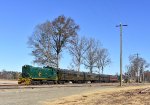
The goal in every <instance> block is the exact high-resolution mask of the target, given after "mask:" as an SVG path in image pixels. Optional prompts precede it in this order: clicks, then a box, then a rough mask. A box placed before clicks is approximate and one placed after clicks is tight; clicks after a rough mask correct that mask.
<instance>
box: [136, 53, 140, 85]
mask: <svg viewBox="0 0 150 105" xmlns="http://www.w3.org/2000/svg"><path fill="white" fill-rule="evenodd" d="M136 57H137V58H136V59H137V63H138V68H137V77H138V78H137V79H138V80H137V82H138V83H139V81H140V71H139V69H140V68H139V54H138V53H137V54H136Z"/></svg>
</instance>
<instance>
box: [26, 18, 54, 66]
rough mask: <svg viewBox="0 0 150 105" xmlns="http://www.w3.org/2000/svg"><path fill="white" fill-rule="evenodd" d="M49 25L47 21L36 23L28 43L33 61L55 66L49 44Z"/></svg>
mask: <svg viewBox="0 0 150 105" xmlns="http://www.w3.org/2000/svg"><path fill="white" fill-rule="evenodd" d="M51 27H52V24H51V23H50V22H49V21H47V22H45V23H43V24H39V25H37V26H36V28H35V31H34V33H33V35H32V36H31V37H29V41H28V44H29V47H30V48H32V55H33V56H34V57H35V60H34V61H33V62H34V63H37V64H39V65H44V66H52V67H55V66H56V56H55V54H54V50H53V48H52V44H51V31H50V30H51Z"/></svg>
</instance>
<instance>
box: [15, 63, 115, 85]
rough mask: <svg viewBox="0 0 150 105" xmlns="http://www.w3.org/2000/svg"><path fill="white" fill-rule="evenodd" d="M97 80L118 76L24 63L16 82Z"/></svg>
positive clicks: (80, 81) (107, 80) (42, 82)
mask: <svg viewBox="0 0 150 105" xmlns="http://www.w3.org/2000/svg"><path fill="white" fill-rule="evenodd" d="M98 82H101V83H102V82H105V83H110V82H118V77H117V76H115V75H104V74H101V75H100V74H96V73H89V72H77V71H74V70H67V69H60V68H59V69H57V68H53V67H33V66H31V65H24V66H22V73H21V77H20V78H19V79H18V84H25V85H41V84H64V83H98Z"/></svg>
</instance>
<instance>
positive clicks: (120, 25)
mask: <svg viewBox="0 0 150 105" xmlns="http://www.w3.org/2000/svg"><path fill="white" fill-rule="evenodd" d="M123 26H128V25H122V24H121V23H120V24H119V25H117V26H116V27H120V86H122V27H123Z"/></svg>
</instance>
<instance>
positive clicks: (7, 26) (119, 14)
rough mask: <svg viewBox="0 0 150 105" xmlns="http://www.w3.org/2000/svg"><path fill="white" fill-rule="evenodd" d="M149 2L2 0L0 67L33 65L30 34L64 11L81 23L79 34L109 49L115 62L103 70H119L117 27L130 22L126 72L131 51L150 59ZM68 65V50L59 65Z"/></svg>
mask: <svg viewBox="0 0 150 105" xmlns="http://www.w3.org/2000/svg"><path fill="white" fill-rule="evenodd" d="M149 5H150V1H149V0H0V70H2V69H6V70H13V71H21V67H22V65H25V64H30V65H33V63H32V60H33V57H32V56H31V55H30V52H31V49H29V48H28V45H27V41H28V37H29V36H31V35H32V33H33V31H34V27H35V26H36V25H37V24H40V23H43V22H45V21H46V20H53V19H54V18H56V17H58V16H59V15H62V14H63V15H65V16H67V17H71V18H72V19H74V20H75V22H76V23H77V24H79V25H80V31H79V34H80V35H82V36H86V37H93V38H95V39H98V40H100V41H101V43H102V44H103V47H105V48H107V49H108V50H109V53H110V57H111V59H112V64H111V65H110V66H109V67H107V68H105V70H104V73H106V74H115V73H117V72H118V73H119V67H120V66H119V53H120V52H119V51H120V49H119V48H120V47H119V43H120V41H119V38H120V37H119V28H116V27H115V26H116V25H117V24H119V23H120V22H121V23H123V24H128V27H123V71H125V65H127V64H128V63H129V62H128V56H129V55H131V54H135V53H139V56H141V57H143V58H145V59H146V60H147V61H148V62H150V56H149V54H150V48H149V45H150V44H149V42H150V41H149V40H150V26H149V25H150V12H149V11H150V6H149ZM66 58H67V59H66ZM69 58H70V57H69ZM70 59H71V58H70ZM69 64H70V60H68V54H67V53H65V54H63V58H62V60H61V64H60V67H62V68H67V67H68V66H69Z"/></svg>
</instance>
